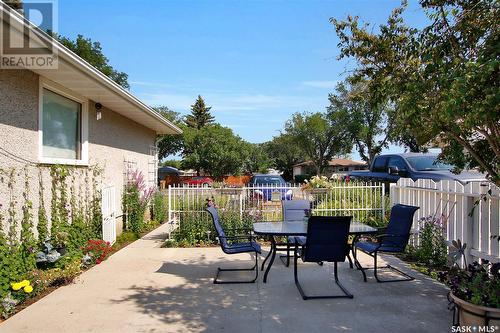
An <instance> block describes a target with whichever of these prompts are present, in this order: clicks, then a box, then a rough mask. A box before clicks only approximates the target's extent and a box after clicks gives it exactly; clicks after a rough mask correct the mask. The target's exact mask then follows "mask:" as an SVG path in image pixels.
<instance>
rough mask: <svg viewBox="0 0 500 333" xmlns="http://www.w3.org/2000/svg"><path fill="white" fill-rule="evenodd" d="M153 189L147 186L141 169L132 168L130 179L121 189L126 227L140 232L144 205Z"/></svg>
mask: <svg viewBox="0 0 500 333" xmlns="http://www.w3.org/2000/svg"><path fill="white" fill-rule="evenodd" d="M154 191H155V187H153V186H152V187H147V186H146V183H145V181H144V175H143V174H142V172H141V171H138V170H134V171H132V172H131V174H130V181H129V182H128V184H127V185H126V187H125V191H123V197H122V203H123V208H124V211H125V212H126V213H127V215H126V227H127V228H128V229H129V230H131V231H133V232H135V233H140V232H141V231H142V230H143V228H144V214H145V212H146V207H147V205H148V203H149V200H150V199H151V196H152V195H153V193H154Z"/></svg>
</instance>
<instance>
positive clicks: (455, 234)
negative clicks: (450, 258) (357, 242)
mask: <svg viewBox="0 0 500 333" xmlns="http://www.w3.org/2000/svg"><path fill="white" fill-rule="evenodd" d="M390 196H391V206H392V205H393V204H397V203H402V204H408V205H414V206H419V207H420V209H419V210H418V211H417V213H416V214H415V220H414V222H413V227H414V229H416V230H417V231H418V229H419V223H418V219H419V218H421V217H426V216H434V215H435V214H436V215H437V216H438V217H439V216H444V217H445V218H446V220H447V228H446V235H447V238H448V240H456V239H460V240H461V241H462V243H467V259H468V261H469V262H470V260H471V259H472V258H474V259H478V258H481V259H486V260H489V261H492V262H498V261H500V250H499V241H498V239H497V238H493V237H492V236H493V235H500V224H499V217H500V205H499V202H500V189H499V188H498V187H497V186H495V185H494V184H492V183H488V182H483V183H480V182H471V183H469V184H466V185H463V184H461V183H460V182H457V181H440V182H434V181H432V180H428V179H421V180H417V181H413V180H411V179H406V178H404V179H403V178H401V179H400V180H399V181H398V182H397V184H392V185H391V188H390Z"/></svg>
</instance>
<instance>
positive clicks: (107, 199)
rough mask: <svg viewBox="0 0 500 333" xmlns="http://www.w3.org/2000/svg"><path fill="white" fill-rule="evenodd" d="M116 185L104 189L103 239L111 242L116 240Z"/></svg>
mask: <svg viewBox="0 0 500 333" xmlns="http://www.w3.org/2000/svg"><path fill="white" fill-rule="evenodd" d="M115 192H116V191H115V187H114V186H107V187H105V188H103V189H102V203H101V205H102V206H101V209H102V239H103V240H105V241H106V242H109V243H110V244H114V243H115V241H116V209H115V208H116V207H115V202H116V200H115V199H116V197H115V195H116V193H115Z"/></svg>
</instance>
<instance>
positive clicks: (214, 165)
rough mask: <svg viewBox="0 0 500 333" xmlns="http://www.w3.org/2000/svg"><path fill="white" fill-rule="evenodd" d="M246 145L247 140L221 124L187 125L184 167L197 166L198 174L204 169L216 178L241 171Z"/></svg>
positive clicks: (183, 154)
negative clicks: (195, 126) (199, 126)
mask: <svg viewBox="0 0 500 333" xmlns="http://www.w3.org/2000/svg"><path fill="white" fill-rule="evenodd" d="M242 145H243V140H242V139H241V138H240V137H239V136H237V135H234V133H233V131H232V130H231V129H230V128H227V127H223V126H221V125H219V124H213V125H208V126H204V127H202V128H200V129H194V128H191V127H187V128H186V129H185V131H184V149H183V151H182V157H183V160H182V167H183V168H187V169H190V168H191V169H195V170H196V171H197V172H198V174H199V173H200V171H201V170H203V171H204V172H206V173H207V174H209V175H211V176H213V177H215V178H221V177H222V176H225V175H231V174H238V173H240V172H241V168H242V161H243V160H244V158H245V155H244V150H243V149H241V147H242Z"/></svg>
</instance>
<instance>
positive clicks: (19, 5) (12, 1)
mask: <svg viewBox="0 0 500 333" xmlns="http://www.w3.org/2000/svg"><path fill="white" fill-rule="evenodd" d="M4 2H5V4H6V5H7V6H9V7H11V8H12V9H15V10H19V9H23V2H22V0H6V1H4Z"/></svg>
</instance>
